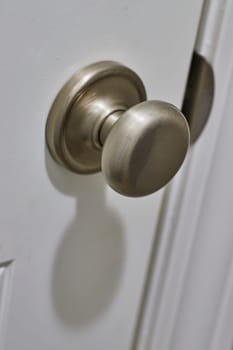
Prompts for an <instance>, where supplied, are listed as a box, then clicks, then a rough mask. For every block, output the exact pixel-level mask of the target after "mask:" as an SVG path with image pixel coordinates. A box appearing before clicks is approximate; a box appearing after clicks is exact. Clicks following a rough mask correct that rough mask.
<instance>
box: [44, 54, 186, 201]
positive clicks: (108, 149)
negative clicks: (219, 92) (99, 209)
mask: <svg viewBox="0 0 233 350" xmlns="http://www.w3.org/2000/svg"><path fill="white" fill-rule="evenodd" d="M46 140H47V145H48V148H49V150H50V152H51V154H52V156H53V157H54V159H55V160H56V161H58V162H59V163H60V164H61V165H63V166H65V167H66V168H68V169H70V170H71V171H74V172H77V173H82V174H89V173H94V172H97V171H100V170H102V172H103V174H104V176H105V178H106V181H107V183H108V184H109V185H110V186H111V187H112V188H113V189H114V190H116V191H117V192H119V193H121V194H123V195H126V196H131V197H140V196H145V195H147V194H150V193H153V192H155V191H157V190H159V189H160V188H162V187H163V186H164V185H166V184H167V183H168V182H169V181H170V180H171V178H172V177H173V176H174V175H175V174H176V172H177V171H178V169H179V168H180V166H181V164H182V162H183V160H184V158H185V155H186V152H187V149H188V146H189V128H188V124H187V122H186V119H185V117H184V116H183V114H182V113H181V112H180V111H179V110H178V109H177V108H176V107H175V106H173V105H171V104H169V103H166V102H162V101H146V93H145V88H144V86H143V83H142V81H141V79H140V78H139V77H138V76H137V75H136V73H134V72H133V71H132V70H130V69H128V68H126V67H124V66H122V65H120V64H119V63H115V62H110V61H105V62H99V63H95V64H93V65H90V66H87V67H85V68H84V69H82V70H81V71H79V72H77V73H75V75H73V76H72V77H71V79H70V80H69V81H68V82H67V83H66V84H65V85H64V87H63V88H62V90H61V91H60V93H59V94H58V96H57V98H56V99H55V101H54V104H53V106H52V108H51V110H50V113H49V116H48V120H47V125H46Z"/></svg>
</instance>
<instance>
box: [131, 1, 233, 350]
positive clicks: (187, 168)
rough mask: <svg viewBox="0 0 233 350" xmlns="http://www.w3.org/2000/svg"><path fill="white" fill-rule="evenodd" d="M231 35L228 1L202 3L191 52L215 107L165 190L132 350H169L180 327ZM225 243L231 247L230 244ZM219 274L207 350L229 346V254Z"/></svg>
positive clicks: (231, 71) (232, 308)
mask: <svg viewBox="0 0 233 350" xmlns="http://www.w3.org/2000/svg"><path fill="white" fill-rule="evenodd" d="M231 33H233V3H232V1H231V0H224V1H216V0H205V3H204V6H203V11H202V16H201V20H200V26H199V32H198V34H197V39H196V44H195V50H196V51H197V52H198V53H199V54H201V55H202V56H204V57H205V58H206V59H207V61H208V62H209V63H210V64H211V66H212V68H213V70H214V75H215V82H216V86H215V97H214V102H213V108H212V112H211V115H210V119H209V122H208V125H207V127H206V128H205V130H204V132H203V133H202V135H201V137H200V138H199V140H198V141H197V143H196V144H195V145H194V146H192V147H191V149H190V152H189V156H188V158H187V160H186V162H185V164H184V167H183V169H182V170H181V171H180V173H179V174H178V176H176V178H175V179H174V181H173V182H172V184H171V185H169V186H167V188H166V190H165V194H164V198H163V203H162V206H161V215H160V221H159V223H158V225H157V228H156V235H155V239H154V243H153V246H152V249H151V256H150V263H149V266H148V271H147V276H146V279H145V284H144V291H143V295H142V299H141V305H140V310H139V312H138V319H137V324H136V326H135V333H134V339H133V343H132V350H152V349H160V350H171V349H173V346H172V344H173V336H174V332H175V330H176V327H178V326H179V325H178V321H177V320H178V317H177V316H178V313H179V312H181V311H182V307H184V306H183V304H182V298H183V295H184V293H185V290H186V289H187V288H188V283H189V282H188V279H187V276H188V275H189V273H190V270H191V268H192V267H193V265H194V264H195V261H194V260H193V259H192V264H190V260H191V257H192V253H193V248H194V245H196V246H197V244H198V245H202V240H200V237H199V240H198V242H196V236H197V232H198V227H199V223H200V220H201V218H200V215H201V213H202V211H203V209H204V205H206V203H204V199H205V197H206V194H207V193H206V185H207V183H208V179H209V175H210V174H211V171H212V167H213V161H214V159H215V150H216V147H218V142H219V134H220V131H221V132H223V126H222V121H223V118H224V116H225V115H226V108H227V106H229V103H228V101H230V100H232V99H233V89H230V84H231V85H232V84H233V78H232V77H233V45H232V34H231ZM228 108H229V107H228ZM204 236H205V235H203V240H204V239H205V237H204ZM222 239H226V237H225V238H222ZM229 239H230V238H229ZM231 241H233V239H231ZM229 244H232V242H230V241H229ZM196 249H197V248H196ZM196 263H197V261H196ZM222 268H223V267H222ZM223 272H224V274H225V276H226V278H225V285H224V287H223V288H222V289H221V290H222V292H221V293H219V294H218V295H215V296H212V295H211V298H215V299H214V304H215V305H216V310H217V314H216V315H217V316H218V317H216V319H214V320H213V317H212V315H211V314H210V315H209V324H211V325H212V326H211V331H210V332H209V334H208V336H209V344H210V348H208V350H210V349H211V350H219V349H231V347H232V344H233V330H232V324H233V305H232V304H233V303H232V300H233V252H232V258H231V259H229V263H228V265H227V267H226V266H225V267H224V271H223ZM200 274H203V278H208V276H205V272H202V271H200ZM200 288H201V286H200ZM210 293H211V290H210ZM187 327H188V325H187ZM183 332H184V334H185V332H186V330H185V329H183ZM199 336H200V337H202V338H203V339H204V338H205V337H206V336H207V334H206V329H202V330H201V331H200V334H199ZM193 341H194V340H193ZM223 344H224V346H223ZM180 350H185V349H180Z"/></svg>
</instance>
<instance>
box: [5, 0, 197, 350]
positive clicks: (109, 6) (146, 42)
mask: <svg viewBox="0 0 233 350" xmlns="http://www.w3.org/2000/svg"><path fill="white" fill-rule="evenodd" d="M201 6H202V1H201V0H192V1H186V0H174V1H170V2H168V1H162V0H153V1H150V0H149V1H146V2H143V3H142V2H141V1H139V0H136V1H126V0H118V1H116V2H113V1H107V0H103V1H91V0H88V1H82V0H77V1H74V0H68V1H55V0H49V1H44V0H42V1H31V0H30V1H29V0H22V1H2V3H1V4H0V29H1V30H0V36H1V58H0V60H1V64H0V77H1V80H0V87H1V107H2V108H1V129H0V132H1V137H0V142H1V148H0V149H1V184H0V191H1V192H0V194H1V195H0V200H1V211H0V215H1V219H0V330H1V337H0V346H1V349H6V350H13V349H20V350H27V349H28V350H29V349H30V350H31V349H33V350H39V349H46V350H47V349H56V350H58V349H60V350H63V349H65V348H67V349H69V350H71V349H85V350H95V349H111V350H119V349H122V350H129V349H130V348H131V346H132V344H133V342H134V340H133V338H134V336H135V327H136V324H137V320H138V312H139V309H140V303H141V301H142V300H141V296H142V292H143V288H144V282H145V276H146V271H147V268H148V262H149V256H150V252H151V247H152V245H153V242H154V237H155V233H156V227H158V226H159V223H160V222H159V218H160V206H161V199H162V195H163V191H160V192H158V193H155V194H153V195H151V196H148V197H145V198H142V199H130V198H126V197H123V196H121V195H119V194H117V193H115V192H114V191H112V190H111V189H110V188H109V187H108V186H107V185H106V184H105V181H104V179H103V177H102V175H101V174H98V175H92V176H78V175H74V174H71V173H69V172H68V171H66V170H64V169H61V167H59V166H58V165H56V164H55V163H54V162H53V161H52V160H51V158H50V157H49V155H48V154H47V151H46V147H45V140H44V129H45V122H46V118H47V115H48V111H49V109H50V106H51V103H52V101H53V99H54V97H55V95H56V94H57V92H58V90H59V89H60V88H61V86H62V85H63V84H64V82H65V81H66V80H67V79H68V78H69V77H70V75H71V74H72V73H73V72H74V71H75V70H76V69H79V68H81V67H83V66H85V65H87V64H89V63H92V62H96V61H98V60H103V59H110V60H114V61H119V62H121V63H123V64H125V65H127V66H129V67H131V68H132V69H134V70H135V71H136V72H137V73H138V74H139V75H140V76H141V78H142V80H143V82H144V83H145V86H146V87H147V92H148V96H149V98H153V99H162V100H165V101H168V102H171V103H173V104H175V105H177V106H178V107H180V106H181V101H182V97H183V93H184V88H185V83H186V78H187V73H188V69H189V65H190V60H191V56H192V50H193V46H194V42H195V36H196V32H197V27H198V21H199V17H200V12H201ZM167 220H168V221H167V223H168V224H169V222H172V221H171V220H172V217H170V218H168V219H167ZM3 342H4V345H3Z"/></svg>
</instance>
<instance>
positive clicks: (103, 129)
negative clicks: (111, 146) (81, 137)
mask: <svg viewBox="0 0 233 350" xmlns="http://www.w3.org/2000/svg"><path fill="white" fill-rule="evenodd" d="M124 112H125V110H123V109H122V110H117V111H114V112H113V113H111V114H110V115H108V116H107V118H105V119H104V121H103V123H102V124H101V126H100V128H99V132H98V143H99V145H100V147H101V148H102V147H103V145H104V143H105V140H106V138H107V137H108V134H109V132H110V130H111V129H112V127H113V126H114V125H115V123H116V122H117V121H118V120H119V118H120V117H121V116H122V114H123V113H124Z"/></svg>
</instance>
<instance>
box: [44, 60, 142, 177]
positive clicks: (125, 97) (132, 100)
mask: <svg viewBox="0 0 233 350" xmlns="http://www.w3.org/2000/svg"><path fill="white" fill-rule="evenodd" d="M145 100H146V92H145V88H144V85H143V83H142V81H141V79H140V78H139V77H138V75H137V74H136V73H134V72H133V71H132V70H130V69H129V68H127V67H125V66H123V65H121V64H119V63H117V62H112V61H102V62H98V63H94V64H91V65H89V66H87V67H85V68H83V69H82V70H80V71H78V72H76V73H75V74H74V75H73V76H72V77H71V78H70V79H69V80H68V81H67V83H66V84H65V85H64V86H63V88H62V89H61V90H60V92H59V93H58V95H57V97H56V99H55V101H54V103H53V105H52V107H51V109H50V112H49V115H48V118H47V123H46V135H45V136H46V143H47V146H48V149H49V151H50V154H51V155H52V157H53V158H54V160H55V161H57V162H58V163H59V164H60V165H62V166H64V167H65V168H68V169H69V170H71V171H73V172H76V173H80V174H90V173H95V172H98V171H100V170H101V151H102V150H101V146H100V144H99V133H100V129H101V126H102V125H103V123H104V121H105V119H106V118H107V117H108V116H109V115H111V114H113V113H115V112H119V111H124V110H126V109H128V108H130V107H132V106H134V105H136V104H138V103H140V102H142V101H145Z"/></svg>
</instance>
